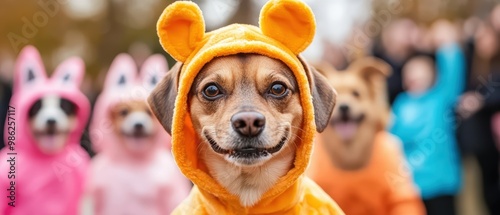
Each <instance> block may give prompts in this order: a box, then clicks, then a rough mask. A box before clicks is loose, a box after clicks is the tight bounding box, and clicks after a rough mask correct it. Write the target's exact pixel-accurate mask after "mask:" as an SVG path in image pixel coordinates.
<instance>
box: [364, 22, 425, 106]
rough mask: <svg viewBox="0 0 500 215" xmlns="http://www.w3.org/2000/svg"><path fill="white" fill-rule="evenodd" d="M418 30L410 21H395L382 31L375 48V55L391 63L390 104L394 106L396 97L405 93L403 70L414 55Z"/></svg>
mask: <svg viewBox="0 0 500 215" xmlns="http://www.w3.org/2000/svg"><path fill="white" fill-rule="evenodd" d="M415 30H416V25H415V23H414V22H413V21H412V20H410V19H399V20H394V21H392V22H391V23H389V24H388V25H387V27H386V28H385V29H384V30H383V31H382V33H381V35H380V39H379V40H378V42H377V43H376V44H375V45H374V46H373V55H374V56H375V57H378V58H381V59H382V60H384V61H385V62H387V63H389V65H390V66H391V67H392V71H393V72H392V74H391V75H390V76H389V77H388V79H387V89H388V93H389V102H390V103H391V104H392V103H393V102H394V99H395V98H396V96H397V95H398V94H399V93H401V92H403V84H402V77H401V70H402V68H403V65H404V64H405V62H406V60H407V59H408V58H410V56H412V54H413V53H414V49H413V45H412V44H413V41H414V40H416V39H413V37H414V35H413V34H412V33H413V32H415Z"/></svg>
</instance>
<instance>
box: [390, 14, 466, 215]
mask: <svg viewBox="0 0 500 215" xmlns="http://www.w3.org/2000/svg"><path fill="white" fill-rule="evenodd" d="M432 33H433V37H432V38H433V43H434V44H435V46H436V47H438V49H437V51H436V59H435V61H436V62H435V63H434V60H433V59H432V58H430V57H428V56H415V57H412V58H411V59H410V60H409V61H408V62H407V63H406V64H405V65H404V67H403V73H402V76H403V77H402V78H403V86H404V88H405V92H403V93H401V94H400V95H398V96H397V97H396V99H395V101H394V104H393V113H394V121H393V125H392V128H391V132H392V133H393V134H395V135H397V136H398V137H399V138H401V140H402V142H403V145H404V147H403V148H404V151H405V155H406V158H407V159H408V162H409V167H410V170H411V171H412V173H413V176H414V180H415V183H416V185H417V186H418V188H419V190H420V193H421V196H422V199H423V200H424V204H425V207H426V210H427V213H428V214H429V215H435V214H436V215H437V214H438V215H447V214H456V211H455V196H456V195H457V193H458V192H459V191H460V188H461V183H462V182H461V165H460V159H459V153H458V147H457V144H456V138H455V130H454V128H455V120H454V119H455V118H454V115H453V110H454V107H455V104H456V101H457V100H458V97H459V95H460V92H461V91H462V90H463V87H464V73H465V59H464V54H463V52H462V49H461V47H460V46H459V44H458V42H457V41H458V36H457V32H456V31H455V29H454V28H453V27H452V24H451V23H449V22H447V21H439V22H437V23H435V24H434V25H433V27H432Z"/></svg>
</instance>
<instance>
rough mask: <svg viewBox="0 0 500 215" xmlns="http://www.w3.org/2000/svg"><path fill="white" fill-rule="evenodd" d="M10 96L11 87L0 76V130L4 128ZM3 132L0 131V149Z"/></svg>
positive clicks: (2, 143) (3, 143)
mask: <svg viewBox="0 0 500 215" xmlns="http://www.w3.org/2000/svg"><path fill="white" fill-rule="evenodd" d="M11 96H12V87H11V84H10V83H9V82H8V81H7V80H3V79H2V78H0V131H3V130H4V126H5V124H4V123H3V122H5V119H6V117H7V110H8V109H9V101H10V98H11ZM4 139H5V138H4V134H3V132H0V149H1V148H3V147H4V146H5V141H4Z"/></svg>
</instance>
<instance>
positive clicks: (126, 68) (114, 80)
mask: <svg viewBox="0 0 500 215" xmlns="http://www.w3.org/2000/svg"><path fill="white" fill-rule="evenodd" d="M136 75H137V66H136V65H135V62H134V59H132V57H131V56H130V55H128V54H124V53H122V54H119V55H118V56H116V57H115V59H114V60H113V63H111V66H110V67H109V71H108V74H107V75H106V81H105V83H104V89H105V90H120V89H125V88H126V87H128V86H130V85H131V84H133V83H135V79H136Z"/></svg>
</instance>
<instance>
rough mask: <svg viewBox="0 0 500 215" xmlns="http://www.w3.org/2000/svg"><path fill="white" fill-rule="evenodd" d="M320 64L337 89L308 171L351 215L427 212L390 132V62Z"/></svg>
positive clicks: (407, 214)
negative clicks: (340, 68) (340, 66)
mask: <svg viewBox="0 0 500 215" xmlns="http://www.w3.org/2000/svg"><path fill="white" fill-rule="evenodd" d="M316 68H317V69H318V71H321V72H322V74H323V75H325V76H326V77H327V79H328V82H329V84H330V85H331V86H332V87H334V89H335V90H336V91H337V93H338V94H337V99H336V103H337V105H336V107H335V108H334V111H333V116H332V119H331V120H330V123H329V125H328V127H327V128H326V129H325V130H324V131H323V132H322V133H320V134H318V138H316V140H315V141H316V142H315V147H314V149H313V156H312V158H311V164H310V165H309V168H308V171H307V175H308V176H309V177H311V179H313V180H314V181H315V182H316V183H317V184H318V185H319V186H320V187H321V188H322V189H323V190H325V192H326V193H327V194H328V195H330V196H331V197H332V198H333V199H335V201H336V202H337V203H338V204H339V206H340V207H341V208H342V210H344V212H345V213H346V214H349V215H366V214H371V215H399V214H404V215H412V214H414V215H422V214H425V208H424V205H423V203H422V200H421V199H420V196H419V195H418V192H417V191H416V188H415V185H414V183H413V179H412V176H411V174H408V172H407V171H402V170H401V167H405V166H406V160H405V158H404V155H403V151H402V146H401V142H400V141H399V140H398V138H396V137H395V136H394V135H391V134H390V133H388V132H387V131H386V125H387V122H388V121H389V113H390V110H389V104H388V102H387V90H386V78H387V76H388V75H389V74H390V67H389V65H387V64H386V63H385V62H383V61H381V60H379V59H376V58H371V57H367V58H361V59H358V60H356V61H354V62H353V63H352V64H351V65H349V67H348V68H347V69H346V70H343V71H338V70H336V69H334V68H333V67H332V66H331V65H330V64H328V63H321V64H318V65H316ZM368 190H369V191H368Z"/></svg>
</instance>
